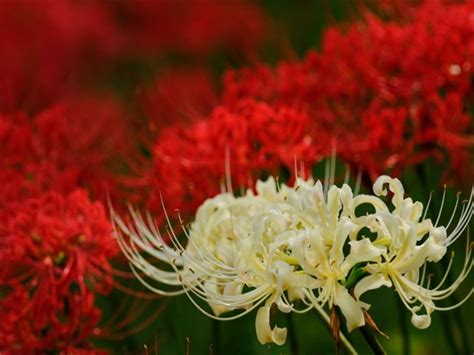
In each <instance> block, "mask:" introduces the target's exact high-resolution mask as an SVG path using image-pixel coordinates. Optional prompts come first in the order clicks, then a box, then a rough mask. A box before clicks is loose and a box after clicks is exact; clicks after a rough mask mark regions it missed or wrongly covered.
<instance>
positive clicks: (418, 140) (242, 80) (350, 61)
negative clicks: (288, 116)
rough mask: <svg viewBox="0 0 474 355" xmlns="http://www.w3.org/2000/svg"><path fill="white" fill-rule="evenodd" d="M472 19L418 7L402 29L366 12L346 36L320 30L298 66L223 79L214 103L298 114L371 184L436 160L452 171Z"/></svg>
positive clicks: (452, 10)
mask: <svg viewBox="0 0 474 355" xmlns="http://www.w3.org/2000/svg"><path fill="white" fill-rule="evenodd" d="M473 13H474V4H473V3H472V2H470V3H468V4H464V5H443V4H442V3H440V2H426V4H425V5H423V6H421V7H419V8H418V9H416V13H415V15H414V17H413V20H412V21H410V22H408V23H405V24H400V23H396V22H382V21H381V20H379V19H377V18H375V17H374V16H373V15H370V14H367V15H366V20H365V22H364V23H355V24H353V25H350V26H348V28H347V29H346V31H341V30H339V29H336V28H332V29H329V30H328V31H326V33H325V34H324V37H323V42H322V48H321V52H320V53H316V52H310V53H309V54H308V55H307V56H306V58H305V59H304V60H303V61H302V62H296V63H285V62H283V63H280V64H279V65H278V66H277V68H276V69H275V70H272V69H270V68H268V67H266V66H260V67H257V68H255V69H254V70H252V69H244V70H240V71H237V72H236V71H230V72H228V73H227V74H226V75H225V76H224V93H223V101H224V103H225V104H226V105H228V106H233V105H234V104H235V103H236V102H238V100H240V99H241V98H244V97H254V98H257V99H259V100H264V101H266V102H269V103H270V104H272V105H276V106H277V107H278V106H280V105H289V106H291V107H296V108H298V109H301V110H303V111H304V112H306V113H307V114H308V115H309V117H311V118H312V119H314V120H315V121H316V122H315V125H316V126H317V127H321V129H324V130H325V131H326V133H327V134H329V135H331V136H334V137H335V138H336V140H337V141H338V142H340V143H339V144H337V149H338V152H339V153H340V154H341V155H342V156H343V157H344V158H345V159H346V160H347V161H348V162H349V163H351V164H353V165H355V166H358V167H359V169H361V168H362V169H363V170H364V171H367V172H368V173H369V174H370V175H371V176H372V177H374V176H377V175H378V174H380V173H381V172H383V171H387V170H391V173H392V174H395V175H396V174H399V173H400V171H401V170H402V169H403V168H405V167H407V166H409V165H411V164H415V163H419V162H421V161H423V160H425V159H426V158H427V157H429V156H435V157H438V158H441V157H442V155H443V153H447V154H448V156H449V158H450V160H451V162H452V163H453V167H454V168H455V169H456V170H457V172H458V173H460V174H461V173H462V171H461V169H462V167H465V166H466V165H467V164H466V161H467V160H466V159H468V147H469V146H472V144H473V136H472V133H470V131H469V127H470V124H471V123H470V122H472V116H471V115H470V114H469V110H470V106H471V105H472V97H473V96H472V93H473V88H472V83H473V80H472V78H473V75H472V70H473V69H472V67H473V65H474V22H473V21H472V14H473ZM318 131H319V130H318Z"/></svg>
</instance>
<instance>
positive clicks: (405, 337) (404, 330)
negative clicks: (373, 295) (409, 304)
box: [397, 297, 411, 355]
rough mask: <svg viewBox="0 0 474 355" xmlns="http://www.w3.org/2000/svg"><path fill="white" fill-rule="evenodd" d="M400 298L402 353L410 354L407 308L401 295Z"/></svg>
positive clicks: (398, 298)
mask: <svg viewBox="0 0 474 355" xmlns="http://www.w3.org/2000/svg"><path fill="white" fill-rule="evenodd" d="M397 300H398V314H399V316H400V320H399V321H400V333H401V334H402V353H403V354H405V355H410V353H411V352H410V333H409V332H408V327H407V323H408V320H407V316H406V308H405V305H404V304H403V302H402V300H401V299H400V297H397Z"/></svg>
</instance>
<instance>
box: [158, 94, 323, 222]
mask: <svg viewBox="0 0 474 355" xmlns="http://www.w3.org/2000/svg"><path fill="white" fill-rule="evenodd" d="M312 134H313V127H312V126H311V123H310V120H309V118H308V116H307V115H306V114H304V113H301V112H299V111H296V110H294V109H292V108H289V107H284V106H282V107H280V108H278V109H274V108H272V107H271V106H269V105H267V104H265V103H261V102H256V101H254V100H242V101H240V102H238V103H237V104H236V105H235V107H234V108H232V109H229V108H226V107H224V106H222V107H218V108H216V109H215V110H214V112H213V113H212V114H211V116H210V117H209V119H208V120H202V121H198V122H196V123H194V124H193V125H191V126H189V127H182V126H179V125H178V126H175V127H171V128H169V129H167V130H165V131H164V132H163V133H162V134H161V135H160V136H159V137H158V139H157V141H156V145H155V147H154V170H153V174H152V177H151V186H152V193H151V198H150V200H149V207H150V208H151V209H152V210H156V211H159V210H161V202H160V191H161V193H162V194H163V199H164V201H165V202H166V207H167V208H168V209H169V210H170V211H172V210H173V209H180V210H181V211H182V212H185V213H186V212H193V211H194V210H195V209H196V208H197V207H198V206H199V205H200V204H201V203H202V201H204V200H205V199H207V198H209V197H210V196H213V195H215V194H216V193H218V192H219V188H220V186H221V183H222V182H223V180H224V177H225V175H226V160H228V163H229V164H230V166H231V170H230V174H231V176H230V177H231V178H232V182H233V184H234V186H237V187H250V186H252V185H253V182H254V180H255V179H256V178H258V177H262V176H263V175H265V174H269V173H273V174H279V173H280V172H281V169H286V170H287V171H289V172H291V171H293V170H294V164H295V161H297V162H298V163H304V164H305V165H306V166H307V167H310V166H311V164H312V163H314V162H315V161H317V160H319V159H320V158H321V157H322V156H323V155H326V154H328V150H327V148H326V147H328V146H329V145H330V144H328V143H327V142H326V141H325V136H324V134H321V136H320V139H319V141H317V142H313V141H312V138H311V136H312Z"/></svg>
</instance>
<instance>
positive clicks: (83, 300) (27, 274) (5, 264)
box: [0, 190, 116, 352]
mask: <svg viewBox="0 0 474 355" xmlns="http://www.w3.org/2000/svg"><path fill="white" fill-rule="evenodd" d="M115 253H116V245H115V241H114V240H113V239H112V238H111V225H110V223H109V221H108V219H107V215H106V213H105V210H104V208H103V206H102V204H100V203H98V202H96V203H93V202H91V201H90V200H89V198H88V196H87V194H86V193H85V192H84V191H81V190H76V191H74V192H72V193H70V194H67V195H62V194H59V193H56V192H45V193H42V194H40V195H39V196H38V197H31V198H26V199H24V200H21V201H19V200H17V201H15V200H10V201H9V202H7V203H2V209H1V210H0V287H1V290H2V294H3V296H2V299H1V300H0V315H1V318H2V322H0V349H11V350H14V351H23V352H25V351H26V352H31V351H41V352H44V351H48V350H54V349H64V350H70V349H71V348H73V347H76V346H78V347H83V346H86V345H87V343H86V339H87V337H88V336H90V335H91V334H92V333H93V331H94V328H95V327H96V326H97V322H98V320H99V316H100V311H99V310H98V309H97V308H96V307H95V306H94V291H101V292H105V291H107V289H108V288H109V287H110V285H109V284H107V283H104V282H103V281H101V280H100V279H99V277H100V272H101V270H104V269H107V267H108V265H109V259H110V258H111V257H112V256H113V255H115Z"/></svg>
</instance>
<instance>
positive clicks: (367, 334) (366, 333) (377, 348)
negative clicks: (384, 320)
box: [359, 325, 387, 355]
mask: <svg viewBox="0 0 474 355" xmlns="http://www.w3.org/2000/svg"><path fill="white" fill-rule="evenodd" d="M359 330H360V332H361V333H362V336H363V337H364V339H365V341H366V342H367V344H368V345H369V346H370V348H371V349H372V351H373V353H374V354H375V355H386V354H387V353H386V352H385V350H384V349H383V347H382V344H380V343H379V341H378V340H377V338H376V337H375V335H374V334H373V333H372V331H371V330H370V328H369V327H368V326H367V325H364V326H363V327H360V328H359Z"/></svg>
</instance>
